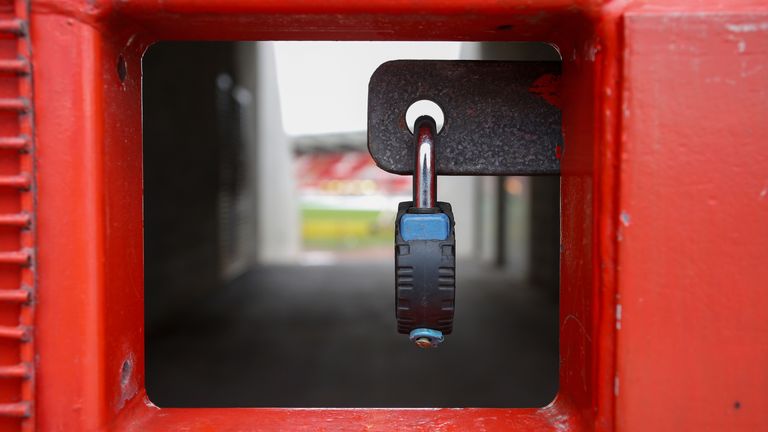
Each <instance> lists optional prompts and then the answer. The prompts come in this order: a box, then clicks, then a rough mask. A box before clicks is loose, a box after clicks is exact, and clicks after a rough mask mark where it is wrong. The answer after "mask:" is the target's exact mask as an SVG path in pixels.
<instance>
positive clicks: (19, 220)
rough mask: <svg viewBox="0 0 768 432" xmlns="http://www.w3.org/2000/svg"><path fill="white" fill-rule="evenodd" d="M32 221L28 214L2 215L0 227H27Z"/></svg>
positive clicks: (0, 216) (0, 215)
mask: <svg viewBox="0 0 768 432" xmlns="http://www.w3.org/2000/svg"><path fill="white" fill-rule="evenodd" d="M30 220H31V218H30V216H29V214H28V213H15V214H0V225H6V226H19V227H25V226H28V225H29V221H30Z"/></svg>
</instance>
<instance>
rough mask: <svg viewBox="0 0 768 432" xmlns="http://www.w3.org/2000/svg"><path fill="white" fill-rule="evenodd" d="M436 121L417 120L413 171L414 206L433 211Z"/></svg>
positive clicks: (435, 197)
mask: <svg viewBox="0 0 768 432" xmlns="http://www.w3.org/2000/svg"><path fill="white" fill-rule="evenodd" d="M436 129H437V127H436V125H435V120H434V119H432V117H430V116H421V117H419V118H418V119H416V122H415V123H414V127H413V130H414V131H416V133H415V134H414V135H415V136H416V145H415V151H416V154H415V156H416V158H415V159H416V165H415V166H414V169H413V206H414V207H415V208H417V209H433V208H435V207H436V205H437V204H436V203H437V167H436V166H435V165H436V163H435V162H436V161H435V158H436V155H435V135H436V133H435V130H436Z"/></svg>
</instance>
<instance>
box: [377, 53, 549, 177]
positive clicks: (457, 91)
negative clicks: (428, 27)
mask: <svg viewBox="0 0 768 432" xmlns="http://www.w3.org/2000/svg"><path fill="white" fill-rule="evenodd" d="M559 77H560V63H559V62H518V61H454V60H450V61H439V60H395V61H391V62H387V63H384V64H382V65H381V66H379V68H378V69H377V70H376V72H374V74H373V76H372V77H371V81H370V84H369V86H368V151H370V153H371V155H372V156H373V159H374V160H375V161H376V164H377V165H378V166H379V167H380V168H382V169H383V170H385V171H388V172H391V173H395V174H412V173H413V166H414V160H413V158H414V152H413V151H412V149H411V146H412V142H413V139H412V135H411V133H410V131H409V130H408V127H407V124H406V121H405V113H406V110H407V109H408V107H409V106H410V105H411V104H412V103H413V102H416V101H418V100H424V99H426V100H431V101H433V102H435V103H436V104H437V105H438V106H440V108H441V109H442V111H443V112H444V115H445V124H444V126H443V129H442V130H441V131H440V133H439V138H440V158H439V160H438V161H437V174H439V175H544V174H555V175H556V174H560V160H559V156H560V154H561V153H562V145H563V137H562V133H561V116H560V108H559V107H558V104H559V101H558V82H559Z"/></svg>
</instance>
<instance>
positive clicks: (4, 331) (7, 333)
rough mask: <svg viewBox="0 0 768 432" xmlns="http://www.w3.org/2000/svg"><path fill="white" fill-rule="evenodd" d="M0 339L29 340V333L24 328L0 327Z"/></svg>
mask: <svg viewBox="0 0 768 432" xmlns="http://www.w3.org/2000/svg"><path fill="white" fill-rule="evenodd" d="M0 338H6V339H18V340H21V341H26V340H28V339H29V331H28V329H27V328H24V327H8V326H0Z"/></svg>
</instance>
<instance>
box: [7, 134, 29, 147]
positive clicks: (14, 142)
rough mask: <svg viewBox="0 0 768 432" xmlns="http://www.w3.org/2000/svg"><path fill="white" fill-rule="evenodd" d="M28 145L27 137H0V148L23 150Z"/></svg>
mask: <svg viewBox="0 0 768 432" xmlns="http://www.w3.org/2000/svg"><path fill="white" fill-rule="evenodd" d="M28 146H29V139H28V138H27V137H21V136H16V137H0V149H12V150H25V149H26V148H27V147H28Z"/></svg>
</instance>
